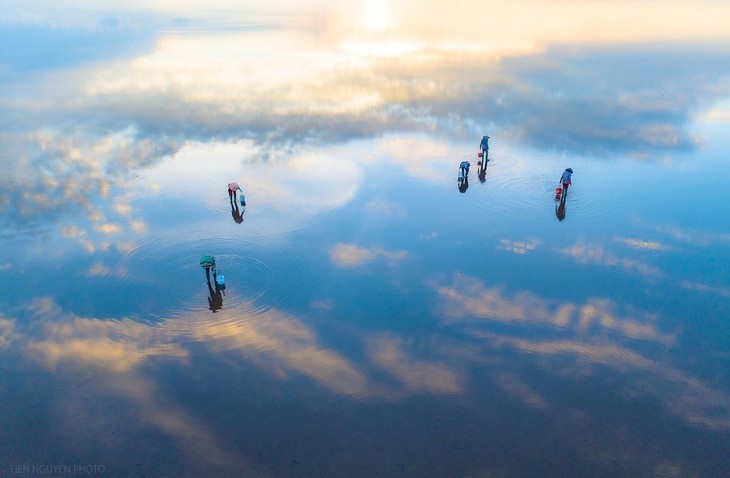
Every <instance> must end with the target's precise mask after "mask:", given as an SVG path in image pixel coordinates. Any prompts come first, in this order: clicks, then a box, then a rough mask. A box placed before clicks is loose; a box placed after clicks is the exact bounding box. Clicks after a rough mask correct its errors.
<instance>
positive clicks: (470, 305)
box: [432, 276, 675, 345]
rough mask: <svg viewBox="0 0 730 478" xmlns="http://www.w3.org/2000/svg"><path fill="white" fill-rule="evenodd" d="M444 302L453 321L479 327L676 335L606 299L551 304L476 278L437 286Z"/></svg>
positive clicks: (666, 338)
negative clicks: (482, 322) (620, 309)
mask: <svg viewBox="0 0 730 478" xmlns="http://www.w3.org/2000/svg"><path fill="white" fill-rule="evenodd" d="M432 287H433V288H434V289H436V291H437V292H438V294H439V296H440V297H441V299H442V301H443V305H442V308H443V313H444V314H445V316H446V317H450V318H451V320H457V321H458V322H461V321H467V322H474V321H479V320H483V319H486V320H488V321H495V322H501V323H505V324H522V325H527V324H545V325H551V326H555V327H558V328H561V329H565V330H571V331H573V332H576V333H580V334H593V333H596V331H598V330H603V331H606V332H613V333H615V334H617V336H618V337H622V338H625V339H638V340H645V341H649V342H656V343H660V344H663V345H671V344H673V343H674V341H675V339H674V336H673V335H672V334H667V333H663V332H661V331H660V330H659V329H658V327H657V325H656V324H655V322H656V318H655V317H654V316H653V315H652V314H648V313H646V312H640V311H632V315H627V316H621V315H619V314H618V313H617V311H616V306H615V305H614V304H613V303H612V302H611V301H609V300H606V299H592V300H590V301H588V302H586V303H585V304H573V303H560V302H555V301H548V300H546V299H543V298H541V297H538V296H536V295H534V294H532V293H529V292H517V293H515V294H514V295H513V296H507V295H506V294H505V293H504V289H503V288H502V287H499V286H496V287H493V288H487V287H485V286H484V284H483V283H482V282H481V281H479V280H477V279H474V278H470V277H467V276H457V277H455V278H454V280H453V283H452V284H450V285H442V284H436V283H433V284H432Z"/></svg>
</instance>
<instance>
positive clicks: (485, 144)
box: [479, 135, 489, 161]
mask: <svg viewBox="0 0 730 478" xmlns="http://www.w3.org/2000/svg"><path fill="white" fill-rule="evenodd" d="M479 150H480V151H481V152H482V160H483V161H486V160H488V159H489V136H486V135H484V136H482V142H481V143H479Z"/></svg>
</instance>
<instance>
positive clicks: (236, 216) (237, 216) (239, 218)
mask: <svg viewBox="0 0 730 478" xmlns="http://www.w3.org/2000/svg"><path fill="white" fill-rule="evenodd" d="M244 212H246V209H245V208H241V209H240V210H239V209H238V203H237V202H236V201H231V216H233V220H234V221H235V222H236V224H241V223H242V222H243V213H244Z"/></svg>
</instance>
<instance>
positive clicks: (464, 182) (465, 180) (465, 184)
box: [459, 176, 469, 193]
mask: <svg viewBox="0 0 730 478" xmlns="http://www.w3.org/2000/svg"><path fill="white" fill-rule="evenodd" d="M467 189H469V177H468V176H459V192H461V193H465V192H466V190H467Z"/></svg>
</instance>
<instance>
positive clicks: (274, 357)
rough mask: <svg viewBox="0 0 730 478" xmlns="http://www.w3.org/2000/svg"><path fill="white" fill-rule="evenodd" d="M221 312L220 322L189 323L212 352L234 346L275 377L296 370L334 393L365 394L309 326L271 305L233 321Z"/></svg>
mask: <svg viewBox="0 0 730 478" xmlns="http://www.w3.org/2000/svg"><path fill="white" fill-rule="evenodd" d="M221 312H222V313H223V317H222V318H221V320H220V321H216V322H210V323H203V324H200V325H198V326H195V327H194V328H193V329H192V330H191V334H192V337H193V338H194V339H196V340H199V341H201V342H205V343H207V344H208V345H209V346H210V347H211V349H212V350H213V351H215V352H221V351H237V352H239V353H241V354H242V355H244V356H246V357H247V358H248V359H250V360H252V361H253V362H255V363H257V364H258V365H259V366H261V367H263V368H265V369H268V370H270V371H271V372H272V373H273V374H274V375H276V376H279V378H280V379H286V377H287V376H288V375H290V374H293V373H300V374H303V375H306V376H308V377H310V378H312V379H314V380H315V381H317V382H318V383H320V384H322V385H323V386H325V387H327V388H328V389H330V390H331V391H333V392H335V393H338V394H342V395H349V396H353V397H366V396H368V395H370V393H371V392H370V387H369V386H368V380H367V379H366V377H365V376H364V375H363V373H362V372H361V371H359V370H358V369H357V368H356V367H355V365H354V364H352V363H351V362H350V361H349V360H348V359H346V358H345V357H343V356H341V355H340V354H339V353H337V352H336V351H335V350H332V349H327V348H325V347H322V346H320V345H319V344H318V339H317V337H316V335H315V334H314V331H313V330H312V329H310V328H309V327H307V326H306V325H305V324H303V323H302V322H301V321H299V320H297V319H295V318H294V317H291V316H288V315H287V314H284V313H282V312H277V311H273V310H272V311H267V312H264V313H262V314H259V315H257V316H256V317H255V318H251V319H248V320H235V317H236V315H235V312H233V313H231V312H230V311H225V310H222V311H221ZM219 315H221V314H219Z"/></svg>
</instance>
